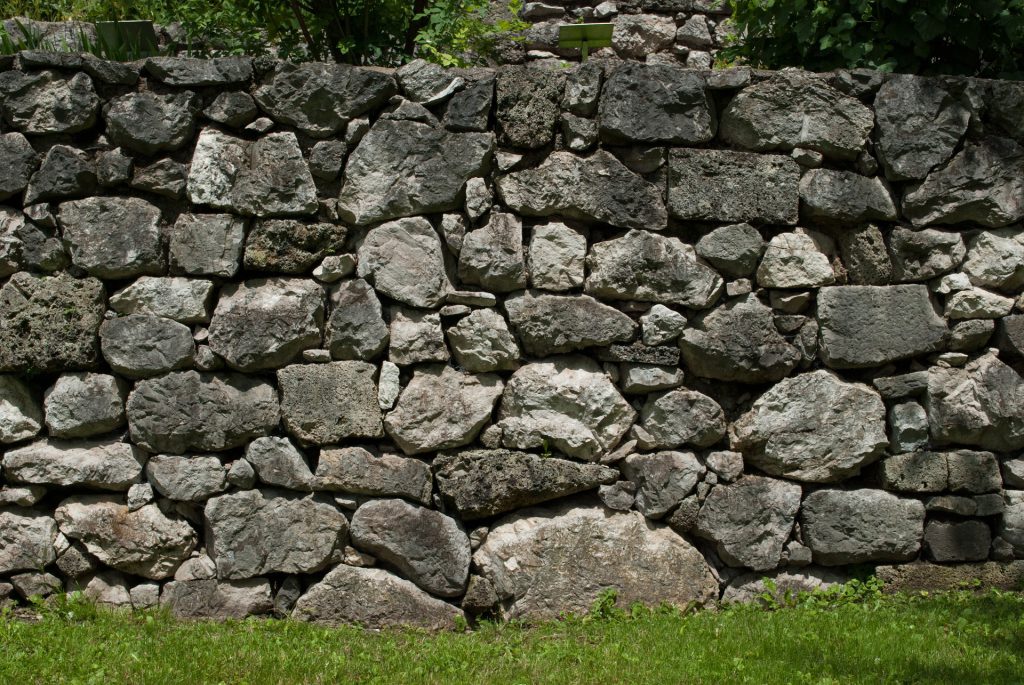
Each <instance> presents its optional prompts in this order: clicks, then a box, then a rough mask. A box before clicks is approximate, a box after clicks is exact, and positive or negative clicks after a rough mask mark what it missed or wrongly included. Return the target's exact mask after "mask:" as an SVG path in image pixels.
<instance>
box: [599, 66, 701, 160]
mask: <svg viewBox="0 0 1024 685" xmlns="http://www.w3.org/2000/svg"><path fill="white" fill-rule="evenodd" d="M598 118H599V120H600V132H601V140H603V141H605V142H606V143H612V144H620V145H621V144H626V145H628V144H636V143H640V144H666V143H667V144H669V145H686V144H692V143H697V144H700V143H706V142H708V141H709V140H711V139H712V138H713V137H714V135H715V130H716V128H717V126H718V121H717V117H716V115H715V105H714V103H713V102H712V100H711V97H710V96H709V94H708V92H707V89H706V84H705V82H704V77H703V75H701V74H699V73H697V72H694V71H688V70H684V69H681V68H679V67H673V66H668V65H665V64H641V63H637V62H623V63H622V64H621V66H619V67H618V68H616V69H615V70H614V71H612V73H611V75H610V76H609V77H608V79H607V80H606V81H605V83H604V88H603V90H602V92H601V104H600V105H599V109H598Z"/></svg>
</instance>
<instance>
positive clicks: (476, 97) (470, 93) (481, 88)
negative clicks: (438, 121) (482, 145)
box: [442, 72, 495, 133]
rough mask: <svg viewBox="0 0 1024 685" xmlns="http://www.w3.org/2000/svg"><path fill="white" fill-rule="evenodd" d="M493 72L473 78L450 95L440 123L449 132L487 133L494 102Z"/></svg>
mask: <svg viewBox="0 0 1024 685" xmlns="http://www.w3.org/2000/svg"><path fill="white" fill-rule="evenodd" d="M494 81H495V77H494V74H493V72H484V73H482V74H478V75H476V76H475V77H474V80H472V81H471V82H470V83H468V84H467V85H466V87H465V88H463V89H462V90H460V91H459V92H457V93H455V94H454V95H452V97H451V100H449V101H448V107H447V108H446V109H445V113H444V119H443V121H442V123H443V124H444V127H445V128H446V129H448V130H449V131H460V132H464V131H476V132H480V133H483V132H485V131H487V127H488V122H489V120H490V117H491V105H492V102H493V100H494Z"/></svg>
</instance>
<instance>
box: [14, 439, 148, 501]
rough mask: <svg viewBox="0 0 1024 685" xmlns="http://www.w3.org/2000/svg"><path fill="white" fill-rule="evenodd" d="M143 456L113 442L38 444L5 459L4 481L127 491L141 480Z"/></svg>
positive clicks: (55, 442) (139, 452) (24, 448)
mask: <svg viewBox="0 0 1024 685" xmlns="http://www.w3.org/2000/svg"><path fill="white" fill-rule="evenodd" d="M145 463H146V453H145V452H143V451H142V450H140V449H138V448H137V447H135V446H134V445H130V444H128V443H125V442H116V441H114V440H104V441H100V442H84V441H83V442H79V441H75V442H69V441H64V440H40V441H39V442H34V443H32V444H30V445H26V446H25V447H20V448H18V449H13V450H8V451H7V454H5V455H4V458H3V465H4V477H5V478H7V479H8V480H9V481H10V482H12V483H29V484H33V485H55V486H59V487H79V488H92V489H96V490H121V491H124V490H127V489H128V488H129V487H131V486H132V484H133V483H138V482H139V481H140V480H141V478H142V467H143V466H144V465H145Z"/></svg>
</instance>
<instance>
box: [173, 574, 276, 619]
mask: <svg viewBox="0 0 1024 685" xmlns="http://www.w3.org/2000/svg"><path fill="white" fill-rule="evenodd" d="M160 606H162V607H165V608H166V609H167V610H168V611H170V612H171V615H172V616H174V617H175V618H180V619H186V620H190V619H200V620H202V619H213V620H227V619H236V620H239V619H243V618H245V617H246V616H259V615H261V614H269V613H270V612H271V610H272V608H273V603H272V601H271V592H270V582H269V581H267V579H266V578H252V579H249V580H236V581H232V582H223V581H218V580H215V579H212V578H210V579H203V580H186V581H182V580H175V581H172V582H170V583H167V584H166V585H164V587H163V590H162V591H161V592H160Z"/></svg>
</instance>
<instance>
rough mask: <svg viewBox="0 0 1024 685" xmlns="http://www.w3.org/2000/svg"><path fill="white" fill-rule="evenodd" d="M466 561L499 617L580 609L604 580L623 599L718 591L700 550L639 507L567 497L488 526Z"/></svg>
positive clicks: (702, 597)
mask: <svg viewBox="0 0 1024 685" xmlns="http://www.w3.org/2000/svg"><path fill="white" fill-rule="evenodd" d="M581 550H587V553H585V554H582V553H580V552H581ZM512 559H522V560H525V559H529V560H530V563H528V564H527V563H511V560H512ZM473 562H474V565H475V566H476V567H477V568H478V569H479V570H480V575H481V576H483V577H484V578H486V579H487V580H489V581H490V582H491V584H492V585H493V586H494V589H495V591H496V592H497V595H498V597H499V598H500V599H501V600H502V603H501V605H500V607H501V608H500V609H499V614H500V615H501V617H502V618H506V619H512V618H524V619H538V620H542V619H554V618H557V617H558V616H560V615H562V614H563V613H569V612H571V613H576V614H583V613H586V612H587V610H588V609H589V608H590V606H591V604H593V602H594V600H596V599H597V598H598V596H599V595H601V593H603V592H604V591H606V590H607V589H608V588H614V589H615V590H616V591H617V592H618V601H619V602H622V603H623V604H624V605H625V606H629V605H630V604H632V603H633V602H642V603H645V604H657V603H661V602H665V603H668V604H674V605H677V606H686V605H688V604H690V603H691V602H695V603H697V604H703V603H706V602H710V601H713V600H714V599H717V597H718V582H717V581H716V580H715V577H714V576H713V575H712V572H711V569H710V568H709V567H708V565H707V562H706V561H704V557H703V556H701V554H700V552H698V551H697V550H696V549H694V548H693V547H692V546H691V545H690V544H689V543H688V542H686V541H685V540H684V539H683V538H681V537H679V536H678V535H677V534H676V533H674V532H672V530H671V529H670V528H668V527H667V526H658V525H652V524H650V523H649V522H648V521H647V520H646V519H645V518H644V517H643V516H642V515H641V514H640V513H639V512H622V513H619V512H616V513H611V512H610V511H609V510H608V509H604V508H602V507H579V506H574V505H573V504H572V503H567V504H564V505H561V506H558V507H553V508H535V509H526V510H524V511H522V512H519V513H517V514H513V515H511V516H509V517H507V518H504V519H501V520H500V521H499V522H498V523H497V525H495V526H494V527H493V528H491V530H490V532H489V533H488V535H487V540H486V541H485V542H484V544H483V545H482V546H481V547H480V549H478V550H477V551H476V553H475V554H474V555H473Z"/></svg>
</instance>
